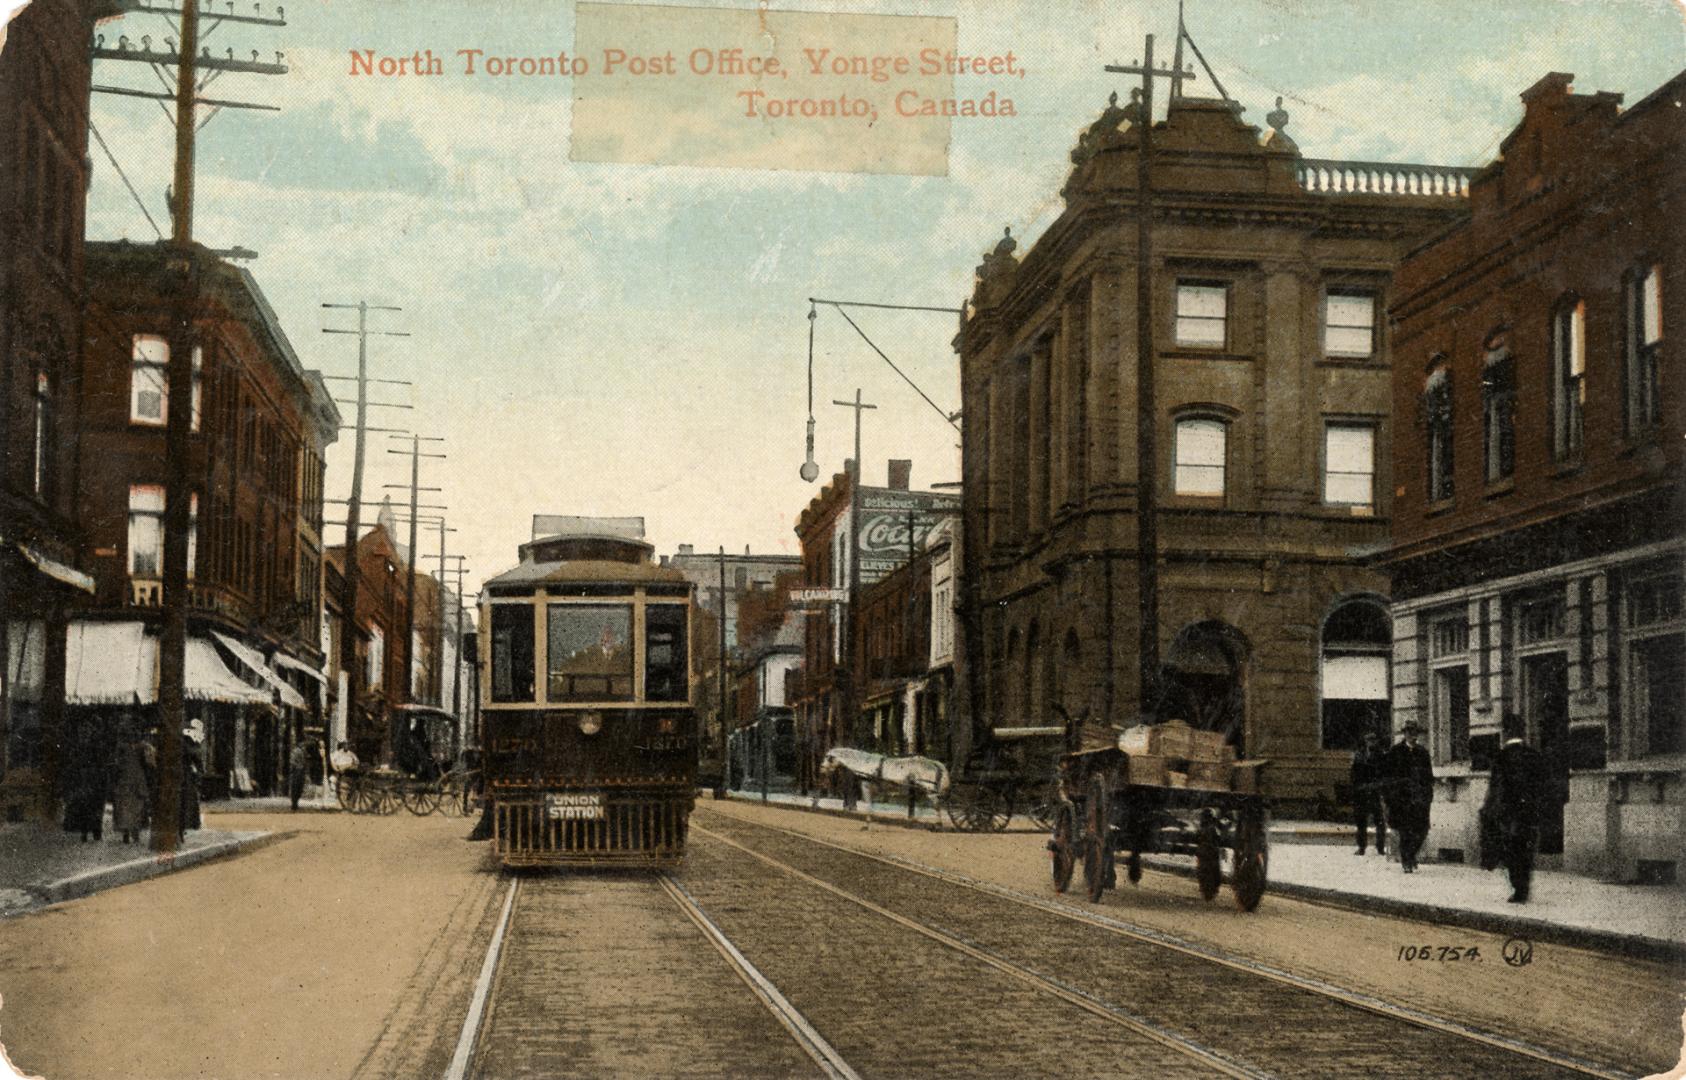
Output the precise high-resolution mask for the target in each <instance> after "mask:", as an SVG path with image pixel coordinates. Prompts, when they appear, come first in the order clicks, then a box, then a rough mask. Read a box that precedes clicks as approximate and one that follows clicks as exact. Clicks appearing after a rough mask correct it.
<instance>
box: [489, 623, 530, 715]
mask: <svg viewBox="0 0 1686 1080" xmlns="http://www.w3.org/2000/svg"><path fill="white" fill-rule="evenodd" d="M492 700H493V701H532V700H533V607H532V605H531V604H493V605H492Z"/></svg>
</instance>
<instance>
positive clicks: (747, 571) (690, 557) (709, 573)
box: [661, 544, 802, 666]
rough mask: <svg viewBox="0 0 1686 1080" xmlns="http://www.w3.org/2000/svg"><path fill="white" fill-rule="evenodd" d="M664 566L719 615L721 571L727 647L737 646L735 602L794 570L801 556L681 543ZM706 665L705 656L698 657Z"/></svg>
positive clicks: (709, 610) (664, 559) (664, 558)
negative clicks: (709, 549)
mask: <svg viewBox="0 0 1686 1080" xmlns="http://www.w3.org/2000/svg"><path fill="white" fill-rule="evenodd" d="M661 562H662V565H663V566H671V567H673V568H674V569H675V570H678V571H679V572H680V573H681V574H684V575H685V580H686V581H689V582H691V583H692V584H693V585H695V586H696V587H697V605H698V606H699V607H700V608H701V609H702V610H703V611H705V612H707V613H708V614H710V615H713V616H714V618H715V619H717V620H718V619H719V618H720V607H721V591H720V582H721V575H722V570H724V575H725V582H726V591H725V607H726V648H727V649H728V650H731V649H735V648H737V647H738V601H739V600H740V599H741V598H742V596H743V594H744V592H745V591H747V590H749V589H764V588H767V587H769V586H771V585H772V584H773V581H774V580H775V579H776V578H777V577H778V576H779V575H780V574H787V573H790V572H792V571H794V570H797V569H798V568H800V567H801V565H802V557H801V556H800V555H766V554H761V555H757V554H752V553H751V552H750V550H749V549H748V548H747V547H746V548H744V550H743V554H741V555H738V554H733V553H728V554H726V555H724V556H722V555H721V554H719V553H718V552H716V553H714V554H710V553H708V552H706V551H704V552H699V551H697V550H696V546H695V545H693V544H680V545H679V550H678V552H677V553H675V554H673V555H664V556H662V559H661ZM698 660H699V661H701V663H702V664H704V665H705V666H706V665H708V663H709V658H708V657H706V656H702V657H698Z"/></svg>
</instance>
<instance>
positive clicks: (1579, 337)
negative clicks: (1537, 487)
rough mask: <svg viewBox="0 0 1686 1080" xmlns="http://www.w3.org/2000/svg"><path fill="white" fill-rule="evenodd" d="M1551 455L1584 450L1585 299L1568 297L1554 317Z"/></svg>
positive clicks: (1567, 456) (1572, 454) (1566, 456)
mask: <svg viewBox="0 0 1686 1080" xmlns="http://www.w3.org/2000/svg"><path fill="white" fill-rule="evenodd" d="M1551 375H1552V378H1551V456H1552V458H1553V459H1554V460H1557V461H1568V460H1571V459H1573V458H1577V457H1579V456H1580V453H1581V435H1582V418H1583V414H1584V413H1585V410H1586V302H1585V301H1584V300H1580V299H1577V298H1576V297H1573V296H1571V297H1566V298H1565V299H1564V300H1563V301H1561V302H1560V303H1559V304H1558V305H1557V308H1556V310H1555V311H1553V312H1552V316H1551Z"/></svg>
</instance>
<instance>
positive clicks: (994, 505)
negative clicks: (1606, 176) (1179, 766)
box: [955, 97, 1467, 805]
mask: <svg viewBox="0 0 1686 1080" xmlns="http://www.w3.org/2000/svg"><path fill="white" fill-rule="evenodd" d="M1241 112H1242V110H1241V108H1240V107H1239V105H1237V104H1236V103H1234V102H1231V101H1227V100H1213V99H1204V98H1190V97H1181V98H1175V99H1173V100H1172V101H1171V103H1170V106H1169V109H1168V115H1167V117H1166V119H1165V120H1163V121H1161V122H1158V123H1156V124H1155V127H1154V135H1153V146H1154V156H1153V161H1152V163H1151V166H1152V169H1151V176H1152V184H1153V187H1154V197H1153V218H1152V225H1153V248H1152V267H1151V274H1152V297H1153V302H1152V315H1151V318H1152V320H1153V326H1152V330H1153V340H1154V343H1155V345H1154V352H1155V355H1154V358H1153V360H1154V365H1153V366H1154V371H1155V376H1154V377H1155V400H1156V409H1157V416H1156V423H1157V428H1156V441H1157V446H1158V461H1159V470H1158V475H1157V476H1154V477H1150V478H1148V479H1149V482H1151V483H1153V484H1154V485H1156V491H1157V495H1158V506H1159V510H1158V514H1157V521H1158V544H1159V550H1158V564H1159V604H1158V623H1157V630H1158V635H1157V636H1158V645H1159V655H1160V657H1161V660H1162V666H1161V671H1160V672H1159V673H1158V677H1157V679H1156V680H1154V681H1155V682H1156V683H1157V685H1158V686H1160V687H1161V692H1160V695H1159V696H1160V700H1158V701H1155V702H1146V703H1143V702H1139V701H1138V700H1137V698H1138V696H1139V690H1138V688H1139V686H1140V684H1141V680H1140V678H1139V674H1138V670H1137V668H1138V649H1137V637H1138V632H1139V629H1138V628H1139V626H1140V607H1139V595H1140V594H1139V591H1138V575H1137V567H1138V565H1139V561H1138V549H1137V535H1138V534H1137V520H1136V507H1137V501H1136V493H1137V490H1138V484H1139V482H1140V480H1141V478H1140V477H1139V476H1138V473H1137V440H1136V428H1137V424H1136V396H1137V395H1136V389H1137V378H1136V372H1137V355H1136V354H1137V322H1136V311H1137V305H1136V295H1137V287H1136V281H1137V249H1136V236H1137V214H1136V207H1137V197H1136V178H1137V163H1138V157H1139V154H1138V151H1137V135H1136V130H1137V129H1136V118H1135V115H1134V106H1132V107H1130V108H1120V107H1118V106H1117V104H1116V99H1115V100H1114V103H1113V104H1112V105H1111V106H1110V107H1109V108H1108V109H1107V110H1106V111H1105V112H1104V113H1103V114H1102V116H1101V118H1100V119H1099V120H1098V121H1097V122H1096V123H1095V124H1093V125H1092V126H1091V127H1090V128H1089V129H1088V130H1087V131H1086V132H1085V133H1084V134H1083V135H1082V137H1081V139H1080V141H1079V143H1078V146H1077V148H1076V149H1075V150H1074V151H1073V153H1072V162H1073V166H1074V167H1073V169H1072V172H1071V174H1070V177H1069V179H1068V180H1067V182H1066V185H1065V187H1064V189H1063V191H1062V194H1063V195H1064V198H1065V209H1064V212H1063V213H1062V214H1061V215H1060V217H1059V219H1058V220H1057V221H1055V223H1054V224H1053V225H1051V226H1050V227H1049V229H1048V231H1047V232H1046V233H1045V234H1043V236H1041V237H1040V238H1039V239H1038V240H1037V241H1036V243H1035V244H1034V245H1032V247H1031V248H1030V250H1029V251H1028V252H1026V253H1025V254H1024V255H1023V257H1022V258H1021V257H1019V256H1017V255H1015V250H1016V243H1015V242H1014V241H1013V240H1012V238H1011V237H1008V238H1006V239H1004V240H1003V241H1002V243H1001V244H1000V245H998V246H997V248H996V249H995V251H994V252H993V253H992V254H990V255H989V256H988V257H986V259H985V261H984V263H983V265H982V266H981V267H979V279H978V282H977V286H976V289H975V292H974V295H973V297H972V302H971V308H970V312H969V314H968V315H967V316H966V317H965V318H964V320H963V322H962V325H961V329H960V333H959V335H958V336H957V338H956V340H955V345H956V348H957V350H958V351H959V353H960V362H961V380H962V394H963V405H964V410H965V416H966V426H965V435H964V444H963V479H964V488H963V490H964V499H965V515H964V529H963V531H962V534H961V538H962V542H963V546H964V557H963V558H962V560H961V567H962V569H963V571H964V575H963V578H962V586H963V594H964V603H963V605H962V607H963V610H964V611H965V613H966V614H967V615H968V617H967V618H965V619H963V621H962V625H963V627H964V634H965V642H964V648H963V653H964V654H965V655H966V656H969V657H974V658H976V659H977V661H978V662H976V663H968V664H967V665H966V670H967V675H966V678H967V679H968V683H967V691H966V694H965V698H966V701H967V704H968V716H969V717H970V719H969V721H967V723H968V724H969V726H971V727H972V728H975V729H980V730H981V729H984V728H989V727H998V726H1040V725H1047V724H1058V723H1060V722H1061V718H1060V715H1059V711H1058V710H1057V709H1055V706H1056V705H1058V706H1060V707H1061V708H1063V709H1064V710H1065V711H1066V712H1068V713H1069V714H1070V715H1071V716H1072V717H1074V718H1078V719H1080V720H1086V721H1087V728H1088V731H1087V734H1088V736H1089V737H1090V738H1091V739H1096V740H1099V739H1109V738H1110V737H1111V735H1110V732H1111V730H1112V728H1113V727H1115V726H1118V725H1121V724H1124V723H1127V722H1132V721H1133V720H1134V718H1135V717H1136V716H1138V715H1141V714H1143V713H1153V714H1154V715H1158V716H1160V717H1162V718H1163V717H1165V716H1172V715H1180V716H1183V717H1185V718H1187V719H1189V720H1191V721H1194V722H1197V723H1201V724H1203V725H1205V726H1208V727H1212V728H1217V729H1222V730H1224V731H1225V732H1226V733H1227V734H1228V735H1229V736H1230V738H1231V739H1232V741H1234V742H1235V743H1237V744H1238V745H1239V746H1240V747H1241V748H1242V749H1243V751H1244V752H1245V753H1246V754H1247V755H1248V756H1258V757H1268V758H1270V759H1271V760H1272V761H1273V762H1274V766H1273V781H1274V783H1273V793H1274V794H1275V795H1277V796H1278V797H1284V798H1287V799H1291V800H1295V801H1298V802H1300V803H1301V804H1302V805H1304V804H1307V803H1310V802H1312V801H1314V800H1315V801H1327V800H1329V799H1332V798H1337V797H1339V796H1340V794H1341V789H1342V788H1343V787H1344V780H1345V777H1346V772H1347V764H1348V762H1349V760H1350V750H1351V749H1352V748H1353V747H1354V746H1355V745H1357V741H1358V739H1359V737H1360V734H1361V732H1362V731H1363V730H1364V729H1366V728H1367V727H1382V726H1384V725H1385V723H1386V711H1387V710H1386V704H1387V703H1386V697H1387V681H1386V675H1385V672H1386V665H1387V652H1388V640H1389V638H1388V631H1387V621H1386V619H1387V616H1386V603H1387V589H1388V582H1387V578H1386V576H1385V574H1384V573H1382V572H1381V571H1378V570H1376V569H1374V568H1373V567H1369V566H1367V565H1366V564H1365V559H1366V557H1367V556H1370V555H1373V554H1374V553H1375V552H1377V551H1379V550H1380V549H1381V548H1382V547H1384V546H1385V542H1386V538H1387V530H1388V521H1389V517H1390V515H1391V513H1392V510H1393V507H1392V492H1393V486H1394V484H1393V477H1392V475H1391V472H1392V470H1391V464H1392V459H1391V457H1390V455H1389V453H1388V449H1387V448H1388V446H1389V445H1390V442H1391V440H1392V438H1393V435H1394V431H1393V428H1394V425H1393V423H1392V420H1391V418H1390V417H1391V412H1392V400H1391V384H1390V369H1391V364H1392V357H1393V349H1392V346H1391V342H1390V335H1389V333H1388V329H1387V324H1386V321H1385V319H1384V318H1383V313H1384V312H1385V311H1387V309H1388V307H1389V305H1390V303H1391V293H1392V288H1393V284H1392V280H1393V273H1394V270H1395V268H1396V267H1397V265H1398V262H1399V260H1400V258H1401V257H1402V256H1403V254H1404V252H1405V250H1406V249H1407V248H1408V247H1410V246H1411V245H1413V244H1414V243H1416V242H1418V241H1420V240H1421V239H1422V238H1423V237H1424V236H1426V235H1427V234H1429V233H1430V232H1432V231H1433V230H1435V229H1438V228H1441V227H1443V226H1444V225H1445V224H1447V223H1448V222H1450V221H1453V220H1456V219H1457V218H1459V217H1461V216H1462V215H1463V214H1464V213H1466V212H1467V206H1466V203H1467V200H1466V198H1465V195H1464V181H1465V178H1466V174H1465V172H1464V171H1462V170H1457V169H1449V168H1444V167H1438V166H1413V165H1384V164H1376V163H1365V162H1338V161H1321V160H1313V159H1308V158H1305V157H1303V156H1301V154H1300V152H1299V150H1298V148H1297V147H1296V146H1295V145H1294V143H1293V141H1292V140H1291V139H1290V138H1289V137H1288V136H1287V135H1286V134H1285V132H1284V130H1283V129H1284V127H1285V125H1286V123H1287V120H1288V117H1287V114H1286V113H1284V112H1282V111H1281V109H1280V105H1279V106H1278V109H1277V110H1276V111H1275V112H1273V113H1272V114H1271V115H1270V116H1269V117H1268V118H1267V119H1268V120H1269V122H1270V125H1271V128H1272V130H1271V131H1270V132H1269V134H1268V135H1267V136H1266V137H1264V138H1262V139H1261V138H1260V132H1259V130H1258V129H1257V128H1255V127H1251V126H1249V125H1247V124H1245V123H1244V122H1243V121H1242V119H1241ZM975 733H976V732H973V733H972V734H975Z"/></svg>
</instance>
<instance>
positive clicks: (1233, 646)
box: [1158, 620, 1252, 756]
mask: <svg viewBox="0 0 1686 1080" xmlns="http://www.w3.org/2000/svg"><path fill="white" fill-rule="evenodd" d="M1251 653H1252V648H1251V647H1250V646H1249V645H1248V642H1247V637H1246V635H1245V634H1243V633H1242V632H1241V631H1239V630H1237V629H1236V628H1235V627H1233V626H1230V625H1229V624H1228V623H1224V622H1218V621H1216V620H1208V621H1205V622H1198V623H1193V624H1191V625H1189V626H1185V627H1183V629H1182V630H1181V631H1180V632H1179V633H1178V634H1177V638H1176V640H1175V641H1174V642H1172V644H1171V650H1170V653H1169V654H1168V656H1167V659H1166V661H1165V677H1164V685H1163V688H1162V692H1161V705H1160V708H1159V716H1158V719H1160V720H1182V721H1184V722H1186V723H1187V724H1189V726H1191V727H1195V728H1199V729H1201V730H1203V731H1221V732H1223V735H1224V738H1225V740H1226V741H1228V742H1229V743H1230V745H1232V746H1234V747H1235V748H1236V751H1237V753H1241V754H1243V756H1245V755H1244V753H1243V752H1244V751H1245V748H1246V731H1247V659H1248V657H1249V656H1250V655H1251Z"/></svg>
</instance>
